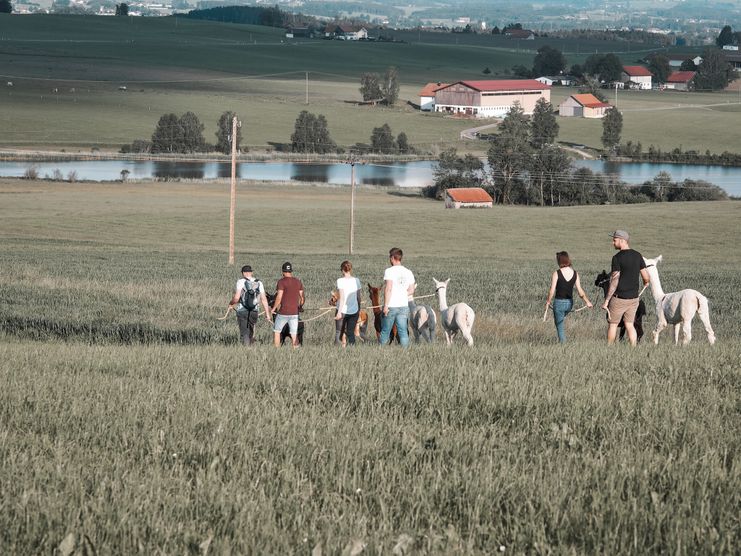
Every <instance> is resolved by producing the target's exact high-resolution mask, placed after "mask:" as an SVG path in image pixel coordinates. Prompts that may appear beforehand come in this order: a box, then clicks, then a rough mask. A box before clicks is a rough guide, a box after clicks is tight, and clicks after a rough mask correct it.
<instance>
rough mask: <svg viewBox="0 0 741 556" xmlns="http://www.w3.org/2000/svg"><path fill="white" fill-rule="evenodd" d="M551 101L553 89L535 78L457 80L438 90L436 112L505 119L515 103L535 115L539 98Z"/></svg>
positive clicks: (436, 93)
mask: <svg viewBox="0 0 741 556" xmlns="http://www.w3.org/2000/svg"><path fill="white" fill-rule="evenodd" d="M541 98H544V99H545V100H546V101H548V102H550V100H551V88H550V86H548V85H544V84H543V83H540V82H538V81H536V80H535V79H505V80H500V81H496V80H489V81H457V82H456V83H453V84H451V85H447V86H445V87H441V88H440V89H438V90H437V91H435V108H434V110H435V112H445V113H449V114H458V115H465V116H473V117H475V118H495V117H499V118H502V117H504V116H506V115H507V112H509V111H510V109H511V108H512V106H514V104H515V102H519V103H520V106H521V107H522V109H523V111H524V112H525V114H532V113H533V110H535V103H536V102H538V99H541Z"/></svg>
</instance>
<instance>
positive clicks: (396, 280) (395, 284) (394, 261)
mask: <svg viewBox="0 0 741 556" xmlns="http://www.w3.org/2000/svg"><path fill="white" fill-rule="evenodd" d="M403 256H404V253H403V252H402V251H401V249H399V248H398V247H394V248H393V249H391V250H390V251H389V261H390V262H391V266H390V267H389V268H387V269H386V272H384V273H383V283H384V287H383V322H382V323H381V337H380V338H379V340H378V341H379V343H380V344H381V345H385V344H388V342H389V336H390V335H391V329H392V328H393V327H394V324H395V325H396V333H397V334H398V336H399V343H400V344H401V345H402V346H403V347H407V346H408V345H409V333H408V330H407V323H408V321H409V296H410V295H413V294H414V274H412V271H411V270H409V269H408V268H406V267H405V266H403V265H402V264H401V259H402V257H403Z"/></svg>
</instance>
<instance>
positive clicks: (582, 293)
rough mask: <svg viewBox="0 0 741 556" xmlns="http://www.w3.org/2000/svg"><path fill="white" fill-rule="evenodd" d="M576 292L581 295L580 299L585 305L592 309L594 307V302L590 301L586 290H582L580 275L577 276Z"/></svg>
mask: <svg viewBox="0 0 741 556" xmlns="http://www.w3.org/2000/svg"><path fill="white" fill-rule="evenodd" d="M575 285H576V291H577V292H578V293H579V297H581V298H582V300H583V301H584V303H586V304H587V307H589V308H590V309H591V308H592V307H593V305H592V302H591V301H589V298H588V297H587V294H586V293H585V292H584V290H583V289H582V288H581V280H580V279H579V273H578V272H577V274H576V284H575Z"/></svg>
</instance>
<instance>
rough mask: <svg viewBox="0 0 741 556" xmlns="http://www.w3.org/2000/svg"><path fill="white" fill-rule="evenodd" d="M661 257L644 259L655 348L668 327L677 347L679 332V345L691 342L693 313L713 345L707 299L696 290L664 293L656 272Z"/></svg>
mask: <svg viewBox="0 0 741 556" xmlns="http://www.w3.org/2000/svg"><path fill="white" fill-rule="evenodd" d="M661 259H662V256H661V255H659V256H658V257H656V258H655V259H647V258H645V257H644V258H643V260H644V261H645V263H646V270H648V274H649V276H650V277H651V282H650V286H651V295H653V298H654V301H655V302H656V317H657V321H656V328H654V331H653V335H654V344H658V343H659V334H661V331H662V330H664V328H666V327H667V325H669V324H673V325H674V343H675V344H679V330H680V328H681V330H682V345H687V344H688V343H689V342H690V340H691V339H692V319H693V318H694V317H695V313H697V315H698V316H699V317H700V320H701V321H702V324H703V325H705V332H707V334H708V342H710V344H714V343H715V333H714V332H713V328H712V327H711V326H710V310H709V308H708V299H707V297H705V296H704V295H702V294H701V293H700V292H698V291H696V290H681V291H678V292H671V293H664V290H663V289H662V288H661V280H659V271H658V269H657V268H656V265H657V264H659V263H660V262H661Z"/></svg>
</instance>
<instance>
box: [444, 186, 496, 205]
mask: <svg viewBox="0 0 741 556" xmlns="http://www.w3.org/2000/svg"><path fill="white" fill-rule="evenodd" d="M493 205H494V200H493V199H492V198H491V196H490V195H489V194H488V193H487V192H486V191H484V190H483V189H481V188H480V187H457V188H453V189H446V190H445V208H491V207H492V206H493Z"/></svg>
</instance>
